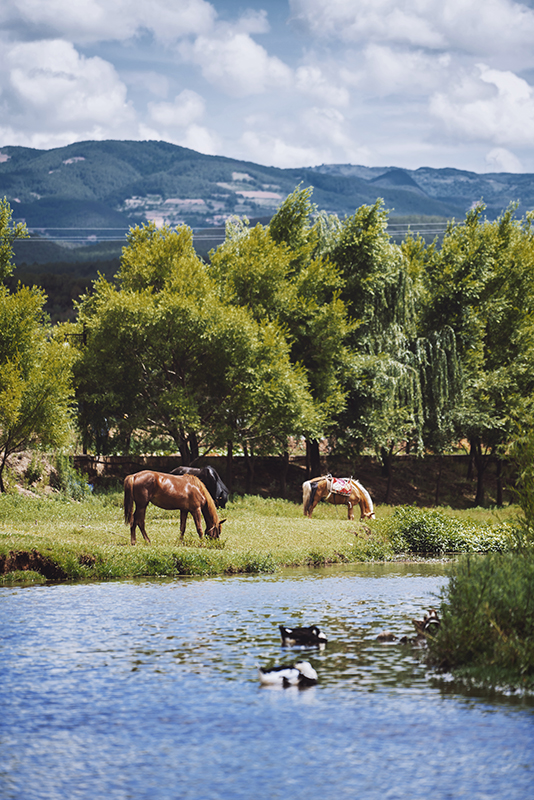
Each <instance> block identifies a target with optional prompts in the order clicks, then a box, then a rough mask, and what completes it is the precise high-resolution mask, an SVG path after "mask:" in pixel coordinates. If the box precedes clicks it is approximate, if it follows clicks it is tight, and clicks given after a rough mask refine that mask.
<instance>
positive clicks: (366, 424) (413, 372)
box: [330, 200, 423, 500]
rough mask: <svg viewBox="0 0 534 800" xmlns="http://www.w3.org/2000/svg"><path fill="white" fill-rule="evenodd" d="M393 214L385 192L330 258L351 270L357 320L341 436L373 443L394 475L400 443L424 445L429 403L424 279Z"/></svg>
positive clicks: (344, 227)
mask: <svg viewBox="0 0 534 800" xmlns="http://www.w3.org/2000/svg"><path fill="white" fill-rule="evenodd" d="M387 219H388V214H387V212H386V211H385V210H384V208H383V206H382V201H381V200H377V202H376V203H374V204H373V205H372V206H362V207H361V208H359V209H357V211H356V212H355V213H354V214H353V215H352V216H351V217H348V218H347V219H346V220H344V221H343V222H342V223H341V226H340V229H339V232H338V235H337V238H336V240H335V242H334V245H333V247H332V249H331V251H330V258H331V260H332V261H333V262H334V264H335V265H336V266H337V268H338V269H339V271H340V273H341V275H342V278H343V290H342V293H341V298H342V299H343V300H344V302H345V303H346V306H347V309H348V311H349V314H350V315H351V317H352V318H353V320H354V328H353V330H352V332H351V333H350V335H349V337H348V339H347V344H348V347H349V350H350V353H351V355H350V358H349V362H348V369H347V370H346V374H345V380H346V388H347V393H348V396H347V405H346V409H345V410H344V411H343V412H342V413H341V414H339V415H338V423H337V432H336V439H337V443H338V447H340V448H341V449H342V450H344V451H345V452H349V453H350V452H360V451H361V450H362V449H363V448H365V447H367V448H369V447H370V448H372V449H373V450H374V451H375V452H376V453H377V455H378V456H379V457H380V458H381V460H382V464H383V469H384V473H385V474H386V475H387V476H388V490H387V497H386V499H387V500H389V495H390V491H391V478H392V464H393V457H394V455H395V454H396V453H397V452H398V451H399V449H400V448H405V447H407V446H408V447H412V448H415V449H417V448H419V447H420V444H421V441H422V439H421V437H422V426H423V410H422V397H421V390H420V381H419V373H418V365H417V361H416V358H415V354H414V351H413V342H414V340H415V339H416V336H417V326H416V301H417V291H416V290H417V287H416V284H415V281H414V279H413V278H412V277H411V276H410V275H409V273H408V271H407V270H406V269H405V265H404V264H403V257H402V252H401V250H400V248H399V247H398V246H397V245H395V244H393V243H392V242H391V240H390V237H389V234H388V232H387Z"/></svg>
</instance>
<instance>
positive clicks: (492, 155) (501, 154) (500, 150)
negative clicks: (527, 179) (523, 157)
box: [486, 147, 523, 172]
mask: <svg viewBox="0 0 534 800" xmlns="http://www.w3.org/2000/svg"><path fill="white" fill-rule="evenodd" d="M486 164H487V165H488V168H489V169H490V171H491V172H523V164H522V163H521V161H520V159H519V158H518V157H517V156H516V155H514V153H511V152H510V151H509V150H507V149H506V148H505V147H494V148H493V149H492V150H490V151H489V153H488V154H487V156H486Z"/></svg>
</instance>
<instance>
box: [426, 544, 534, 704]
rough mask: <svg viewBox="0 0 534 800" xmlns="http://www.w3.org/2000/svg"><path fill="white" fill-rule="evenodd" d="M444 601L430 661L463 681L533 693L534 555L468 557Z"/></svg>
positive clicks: (455, 573)
mask: <svg viewBox="0 0 534 800" xmlns="http://www.w3.org/2000/svg"><path fill="white" fill-rule="evenodd" d="M442 597H443V601H442V604H441V626H440V629H439V632H438V634H437V636H436V637H435V638H434V639H431V640H429V648H430V650H429V652H430V662H431V663H432V664H434V665H435V666H437V667H439V668H440V669H442V670H443V669H447V670H452V671H454V672H455V673H456V674H458V675H459V676H460V677H470V678H473V679H475V680H477V681H479V682H483V683H486V684H492V685H498V684H503V683H505V684H507V685H511V686H522V687H525V688H530V689H531V690H534V554H533V553H532V552H529V553H526V554H525V553H521V554H519V553H502V554H490V555H487V556H484V557H477V556H475V557H474V558H473V557H465V558H463V559H461V560H460V561H459V562H458V564H457V565H455V567H454V569H453V572H452V575H451V578H450V581H449V584H448V586H447V587H446V588H445V589H444V590H443V594H442Z"/></svg>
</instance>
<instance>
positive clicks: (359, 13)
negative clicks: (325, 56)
mask: <svg viewBox="0 0 534 800" xmlns="http://www.w3.org/2000/svg"><path fill="white" fill-rule="evenodd" d="M290 6H291V9H292V12H293V19H294V21H295V22H296V24H299V25H300V26H301V27H303V28H305V29H306V30H307V31H308V32H309V33H310V34H312V35H314V36H317V37H329V38H332V39H338V40H341V41H345V42H350V43H356V44H362V43H367V42H369V41H375V42H382V43H385V42H390V43H399V44H403V45H410V46H414V47H423V48H430V49H438V50H449V49H458V50H462V51H463V52H466V53H472V54H478V55H481V54H486V53H488V54H491V53H503V52H506V53H507V52H510V50H516V49H517V48H521V49H522V50H523V51H524V52H528V51H532V41H533V40H534V11H533V10H532V9H531V8H529V7H528V6H526V5H524V4H523V3H519V2H514V0H469V2H468V3H466V2H465V0H404V2H403V3H402V5H401V4H399V2H398V0H358V2H357V3H355V2H354V0H290ZM532 55H533V57H534V54H532Z"/></svg>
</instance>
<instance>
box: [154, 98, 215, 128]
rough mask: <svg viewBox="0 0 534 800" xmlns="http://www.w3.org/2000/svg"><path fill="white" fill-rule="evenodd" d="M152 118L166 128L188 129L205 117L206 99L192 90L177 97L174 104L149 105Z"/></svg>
mask: <svg viewBox="0 0 534 800" xmlns="http://www.w3.org/2000/svg"><path fill="white" fill-rule="evenodd" d="M148 108H149V112H150V117H151V119H152V121H153V122H156V123H158V124H160V125H162V126H164V127H165V128H186V127H187V126H188V125H191V124H192V123H193V122H197V121H198V120H199V119H201V118H202V117H203V116H204V112H205V108H206V104H205V102H204V99H203V98H202V97H201V96H200V95H199V94H197V92H193V91H191V90H190V89H184V90H183V91H182V92H180V94H178V95H176V97H175V98H174V102H173V103H149V104H148Z"/></svg>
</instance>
